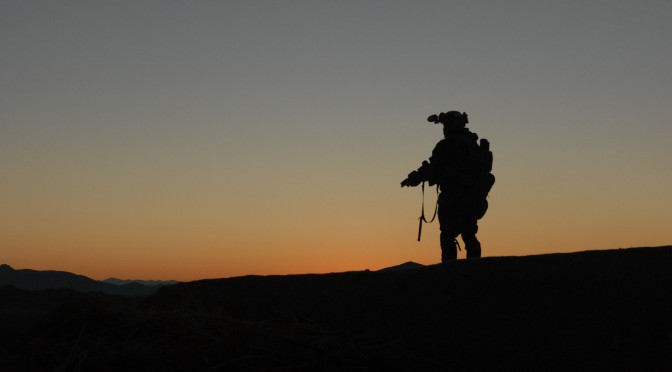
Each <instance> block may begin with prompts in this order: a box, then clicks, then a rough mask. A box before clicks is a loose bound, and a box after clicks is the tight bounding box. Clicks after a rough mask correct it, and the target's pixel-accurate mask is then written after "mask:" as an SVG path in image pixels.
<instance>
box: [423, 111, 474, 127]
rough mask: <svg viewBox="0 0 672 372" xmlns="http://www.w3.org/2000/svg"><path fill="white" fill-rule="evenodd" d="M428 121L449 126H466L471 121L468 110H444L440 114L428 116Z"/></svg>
mask: <svg viewBox="0 0 672 372" xmlns="http://www.w3.org/2000/svg"><path fill="white" fill-rule="evenodd" d="M427 121H429V122H432V123H434V124H439V123H441V124H443V125H444V126H445V125H448V126H461V127H464V126H465V125H466V124H467V123H468V122H469V117H468V116H467V113H466V112H459V111H448V112H442V113H440V114H439V115H432V116H430V117H428V118H427Z"/></svg>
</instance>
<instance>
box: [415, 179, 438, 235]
mask: <svg viewBox="0 0 672 372" xmlns="http://www.w3.org/2000/svg"><path fill="white" fill-rule="evenodd" d="M438 210H439V185H436V205H435V206H434V215H433V216H432V219H431V220H429V221H427V218H425V181H422V211H421V213H420V218H418V219H419V220H420V226H418V241H420V236H422V222H423V221H424V222H427V223H432V222H434V219H435V218H436V212H437V211H438Z"/></svg>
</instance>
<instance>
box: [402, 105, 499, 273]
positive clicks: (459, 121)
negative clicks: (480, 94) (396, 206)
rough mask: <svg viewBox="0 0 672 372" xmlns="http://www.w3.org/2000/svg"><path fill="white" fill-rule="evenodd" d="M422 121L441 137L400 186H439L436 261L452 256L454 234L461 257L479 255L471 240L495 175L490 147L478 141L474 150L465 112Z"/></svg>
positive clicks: (478, 245)
mask: <svg viewBox="0 0 672 372" xmlns="http://www.w3.org/2000/svg"><path fill="white" fill-rule="evenodd" d="M427 121H430V122H433V123H434V124H438V123H441V124H443V134H444V136H445V138H444V139H443V140H441V141H439V143H437V144H436V147H434V150H433V151H432V156H431V157H430V158H429V161H424V162H423V163H422V166H421V167H420V168H418V170H415V171H413V172H411V173H410V174H409V175H408V178H406V179H405V180H403V181H402V182H401V186H402V187H404V186H418V185H419V184H420V183H422V182H424V181H428V182H429V185H430V186H431V185H434V184H438V185H439V190H440V191H441V193H440V194H439V197H438V215H439V224H440V225H441V238H440V240H441V261H442V262H446V261H449V260H454V259H456V258H457V249H458V243H457V240H456V238H457V236H458V235H460V234H461V235H462V240H463V241H464V248H465V250H466V251H467V258H477V257H481V243H480V242H479V241H478V239H477V238H476V233H477V232H478V224H477V221H478V220H479V219H481V218H482V217H483V216H484V215H485V212H486V211H487V209H488V201H487V196H488V192H490V189H491V188H492V185H493V184H494V183H495V177H494V176H493V175H492V173H490V172H491V170H492V152H490V144H489V142H488V140H486V139H482V140H481V141H480V146H479V143H478V142H477V141H478V135H476V134H475V133H472V132H471V131H469V129H467V128H465V125H466V124H467V123H468V122H469V119H468V117H467V113H466V112H465V113H460V112H457V111H450V112H446V113H443V112H442V113H441V114H440V115H438V116H437V115H432V116H430V117H429V118H427ZM421 223H422V222H421ZM418 239H419V238H418Z"/></svg>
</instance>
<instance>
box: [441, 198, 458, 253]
mask: <svg viewBox="0 0 672 372" xmlns="http://www.w3.org/2000/svg"><path fill="white" fill-rule="evenodd" d="M450 207H451V206H450V204H449V203H446V202H443V203H442V202H441V201H440V202H439V212H438V214H439V224H440V229H441V237H440V242H441V262H447V261H451V260H455V259H457V241H456V240H455V239H456V238H457V236H458V235H459V234H460V226H459V223H458V222H459V221H458V219H457V218H456V216H455V215H454V213H453V211H454V209H452V208H450Z"/></svg>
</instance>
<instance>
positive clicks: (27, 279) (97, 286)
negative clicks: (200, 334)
mask: <svg viewBox="0 0 672 372" xmlns="http://www.w3.org/2000/svg"><path fill="white" fill-rule="evenodd" d="M175 283H177V282H176V281H154V280H149V281H143V280H121V279H115V278H110V279H106V280H105V281H98V280H93V279H91V278H89V277H86V276H83V275H77V274H73V273H69V272H66V271H53V270H48V271H38V270H30V269H21V270H15V269H13V268H12V267H11V266H9V265H5V264H2V265H0V286H5V285H10V286H14V287H16V288H19V289H26V290H44V289H54V288H68V289H72V290H75V291H79V292H102V293H106V294H113V295H123V296H149V295H152V294H154V293H155V292H156V291H157V290H158V289H159V288H160V287H162V286H165V285H172V284H175Z"/></svg>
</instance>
